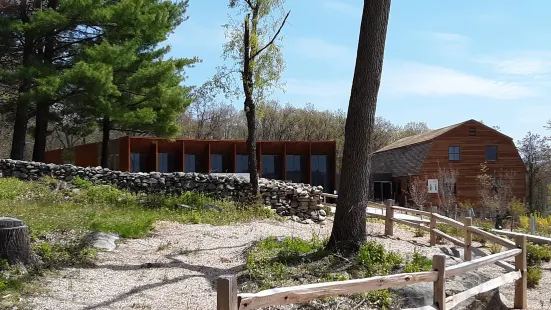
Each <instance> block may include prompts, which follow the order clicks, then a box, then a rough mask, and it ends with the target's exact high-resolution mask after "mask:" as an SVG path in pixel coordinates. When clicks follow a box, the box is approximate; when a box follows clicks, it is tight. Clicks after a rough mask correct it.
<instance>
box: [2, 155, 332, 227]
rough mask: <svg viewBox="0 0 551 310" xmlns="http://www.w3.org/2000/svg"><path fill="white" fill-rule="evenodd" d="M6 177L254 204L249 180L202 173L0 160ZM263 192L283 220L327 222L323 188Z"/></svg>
mask: <svg viewBox="0 0 551 310" xmlns="http://www.w3.org/2000/svg"><path fill="white" fill-rule="evenodd" d="M0 173H1V174H2V176H4V177H13V178H18V179H21V180H28V181H31V180H38V179H40V178H42V177H45V176H50V177H54V178H56V179H58V180H62V181H66V182H70V181H72V180H73V179H75V178H76V177H79V178H81V179H83V180H86V181H90V182H92V183H94V184H109V185H114V186H116V187H117V188H119V189H124V190H128V191H130V192H134V193H147V194H168V195H180V194H182V193H184V192H187V191H196V192H202V193H206V194H208V195H211V196H213V197H216V198H226V199H231V200H234V201H250V199H252V196H251V184H250V182H249V180H248V178H245V177H241V176H237V175H231V174H224V175H222V174H199V173H184V172H173V173H160V172H151V173H130V172H121V171H112V170H110V169H107V168H101V167H95V168H93V167H86V168H85V167H78V166H74V165H54V164H45V163H38V162H25V161H15V160H11V159H0ZM259 190H260V193H261V195H262V197H263V199H264V202H265V204H266V205H267V206H268V207H269V208H270V209H272V210H274V211H275V212H276V213H277V214H279V215H281V216H290V217H292V219H293V220H295V221H298V222H303V223H312V222H323V221H325V217H326V214H325V212H324V211H323V210H321V207H322V205H321V204H320V202H321V193H322V191H323V188H322V187H321V186H311V185H308V184H303V183H291V182H284V181H277V180H268V179H260V180H259Z"/></svg>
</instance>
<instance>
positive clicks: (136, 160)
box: [130, 153, 148, 172]
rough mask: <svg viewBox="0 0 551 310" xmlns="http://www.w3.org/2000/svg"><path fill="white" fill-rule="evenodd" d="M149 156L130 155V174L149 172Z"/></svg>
mask: <svg viewBox="0 0 551 310" xmlns="http://www.w3.org/2000/svg"><path fill="white" fill-rule="evenodd" d="M147 170H148V169H147V154H141V153H131V154H130V172H147Z"/></svg>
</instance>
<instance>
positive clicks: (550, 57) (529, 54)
mask: <svg viewBox="0 0 551 310" xmlns="http://www.w3.org/2000/svg"><path fill="white" fill-rule="evenodd" d="M478 61H479V62H482V63H485V64H488V65H490V66H492V67H493V69H494V70H496V71H497V72H499V73H503V74H511V75H540V74H545V73H551V52H549V51H523V52H515V53H509V54H508V55H505V56H493V57H482V58H480V59H478Z"/></svg>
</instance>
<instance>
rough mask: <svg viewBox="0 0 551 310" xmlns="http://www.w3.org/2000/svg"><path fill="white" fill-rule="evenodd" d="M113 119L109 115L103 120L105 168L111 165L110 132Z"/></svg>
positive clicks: (102, 142)
mask: <svg viewBox="0 0 551 310" xmlns="http://www.w3.org/2000/svg"><path fill="white" fill-rule="evenodd" d="M111 128H112V124H111V120H110V119H109V118H108V117H104V118H103V121H102V132H103V137H102V139H101V166H102V167H103V168H108V167H109V134H110V133H111Z"/></svg>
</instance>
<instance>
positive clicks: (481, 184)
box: [476, 163, 515, 213]
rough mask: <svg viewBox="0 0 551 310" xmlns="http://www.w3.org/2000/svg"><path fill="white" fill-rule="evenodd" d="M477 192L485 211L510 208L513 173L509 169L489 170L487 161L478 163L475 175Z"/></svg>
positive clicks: (501, 211) (502, 211)
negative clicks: (478, 170) (477, 170)
mask: <svg viewBox="0 0 551 310" xmlns="http://www.w3.org/2000/svg"><path fill="white" fill-rule="evenodd" d="M476 178H477V180H478V194H479V196H480V200H481V202H482V204H483V207H484V209H485V210H486V212H491V211H494V210H495V211H497V212H499V213H504V212H507V211H509V210H510V207H511V202H512V201H513V198H514V196H513V186H514V179H515V174H514V173H513V172H511V171H509V170H503V169H500V170H499V171H497V172H496V171H493V172H491V171H490V168H488V165H487V163H482V164H480V173H479V174H478V175H477V177H476Z"/></svg>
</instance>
